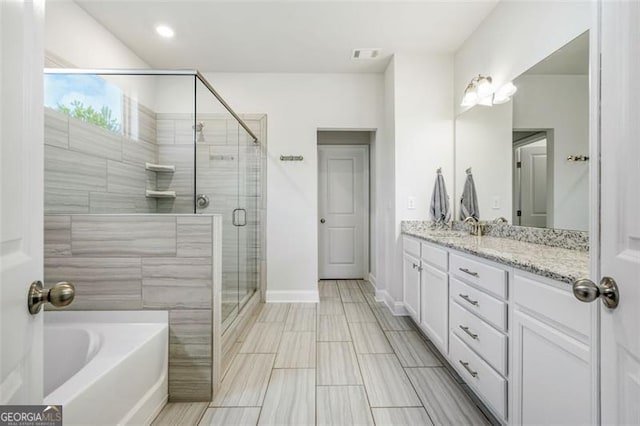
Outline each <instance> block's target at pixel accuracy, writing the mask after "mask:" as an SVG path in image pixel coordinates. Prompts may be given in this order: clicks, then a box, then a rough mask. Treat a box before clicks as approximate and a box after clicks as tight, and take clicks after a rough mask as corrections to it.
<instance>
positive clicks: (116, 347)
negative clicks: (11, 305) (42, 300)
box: [44, 311, 169, 425]
mask: <svg viewBox="0 0 640 426" xmlns="http://www.w3.org/2000/svg"><path fill="white" fill-rule="evenodd" d="M44 318H45V319H44V323H45V324H44V331H45V333H44V336H45V341H44V393H45V395H46V396H45V398H44V403H45V404H61V405H62V406H63V408H62V413H63V420H64V424H65V425H71V424H78V425H80V424H81V425H116V424H148V423H150V422H151V420H153V418H154V417H155V415H156V414H157V413H158V412H159V411H160V409H161V408H162V407H163V406H164V404H165V403H166V400H167V396H168V374H167V370H168V368H167V363H168V346H169V344H168V339H169V325H168V322H169V318H168V313H167V312H166V311H165V312H163V311H100V312H87V311H67V312H52V311H47V312H45V317H44Z"/></svg>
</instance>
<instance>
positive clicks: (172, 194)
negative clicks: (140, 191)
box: [146, 189, 176, 198]
mask: <svg viewBox="0 0 640 426" xmlns="http://www.w3.org/2000/svg"><path fill="white" fill-rule="evenodd" d="M146 197H147V198H176V191H153V190H151V189H147V191H146Z"/></svg>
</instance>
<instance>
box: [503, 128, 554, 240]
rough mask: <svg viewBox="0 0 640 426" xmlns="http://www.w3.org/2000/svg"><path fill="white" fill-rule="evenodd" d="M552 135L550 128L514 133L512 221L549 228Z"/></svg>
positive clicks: (551, 203)
mask: <svg viewBox="0 0 640 426" xmlns="http://www.w3.org/2000/svg"><path fill="white" fill-rule="evenodd" d="M551 148H552V137H551V135H550V132H549V131H547V130H531V131H514V132H513V224H515V225H518V226H531V227H537V228H546V227H549V226H550V224H549V220H550V218H551V217H552V216H551V212H552V210H553V201H552V200H553V173H552V171H553V164H552V158H553V156H552V155H551V154H550V152H551Z"/></svg>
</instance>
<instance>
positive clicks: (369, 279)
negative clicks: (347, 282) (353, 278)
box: [367, 272, 378, 290]
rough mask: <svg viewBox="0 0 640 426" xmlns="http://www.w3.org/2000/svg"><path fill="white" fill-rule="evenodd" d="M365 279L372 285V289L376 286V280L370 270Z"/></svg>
mask: <svg viewBox="0 0 640 426" xmlns="http://www.w3.org/2000/svg"><path fill="white" fill-rule="evenodd" d="M367 281H369V284H371V285H372V286H373V289H374V290H375V289H376V288H378V281H377V280H376V277H375V276H374V275H373V274H372V273H371V272H369V278H368V280H367Z"/></svg>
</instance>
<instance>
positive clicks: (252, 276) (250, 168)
mask: <svg viewBox="0 0 640 426" xmlns="http://www.w3.org/2000/svg"><path fill="white" fill-rule="evenodd" d="M238 132H239V133H238V142H239V143H238V147H239V159H240V163H239V167H238V172H239V176H238V183H239V185H238V195H239V197H238V201H239V211H240V212H241V217H242V222H241V223H240V226H239V227H238V232H239V234H238V267H239V288H238V296H239V308H240V309H242V308H243V307H244V305H245V304H246V303H247V302H248V301H249V299H250V298H251V296H252V295H253V293H254V292H255V290H256V288H257V284H258V223H259V222H258V214H259V211H258V179H259V173H260V145H259V144H257V143H255V142H254V140H253V138H252V137H251V136H250V135H249V134H248V133H247V132H246V131H245V130H244V129H243V128H242V127H239V129H238Z"/></svg>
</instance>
